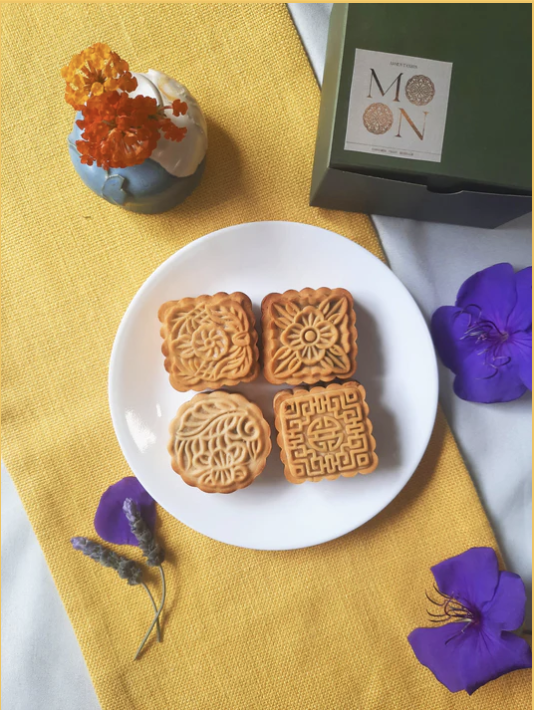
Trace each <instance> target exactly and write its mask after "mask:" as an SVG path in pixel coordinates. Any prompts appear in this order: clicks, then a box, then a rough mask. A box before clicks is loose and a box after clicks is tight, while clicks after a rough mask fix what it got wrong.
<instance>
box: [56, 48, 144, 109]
mask: <svg viewBox="0 0 534 710" xmlns="http://www.w3.org/2000/svg"><path fill="white" fill-rule="evenodd" d="M61 76H62V77H63V78H64V79H65V81H66V82H67V88H66V90H65V101H66V102H67V103H68V104H70V105H71V106H73V107H74V108H75V109H76V110H79V109H81V107H82V106H83V105H84V104H85V102H86V101H87V99H88V98H89V97H90V96H99V95H100V94H102V93H103V92H104V91H117V90H121V91H133V90H134V89H135V88H137V79H136V78H135V77H133V76H132V74H131V73H130V72H129V71H128V62H125V61H124V59H121V58H120V57H119V55H118V54H116V53H115V52H112V51H111V49H110V48H109V47H108V46H107V44H103V43H102V42H97V43H96V44H93V45H92V46H91V47H88V48H87V49H84V50H83V52H80V53H79V54H75V55H74V57H73V58H72V59H71V60H70V62H69V64H68V65H67V66H66V67H63V69H62V70H61Z"/></svg>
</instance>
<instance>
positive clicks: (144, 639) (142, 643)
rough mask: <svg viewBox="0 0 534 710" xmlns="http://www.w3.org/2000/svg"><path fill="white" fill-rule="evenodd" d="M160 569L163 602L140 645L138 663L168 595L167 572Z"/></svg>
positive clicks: (136, 657) (136, 656)
mask: <svg viewBox="0 0 534 710" xmlns="http://www.w3.org/2000/svg"><path fill="white" fill-rule="evenodd" d="M158 567H159V573H160V575H161V602H160V605H159V609H158V610H157V612H156V615H155V617H154V619H153V620H152V623H151V624H150V628H149V629H148V631H147V632H146V634H145V635H144V638H143V640H142V641H141V643H140V644H139V648H138V649H137V653H136V654H135V657H134V661H136V660H137V659H138V657H139V654H140V653H141V651H142V650H143V646H144V645H145V643H146V641H147V639H148V637H149V636H150V634H151V632H152V629H153V628H154V626H155V624H156V623H157V622H158V620H159V617H160V614H161V612H162V610H163V605H164V604H165V595H166V585H165V572H164V571H163V567H162V566H161V565H158Z"/></svg>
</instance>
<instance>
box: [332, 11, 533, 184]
mask: <svg viewBox="0 0 534 710" xmlns="http://www.w3.org/2000/svg"><path fill="white" fill-rule="evenodd" d="M331 22H332V23H333V28H332V27H331V31H330V37H329V50H328V51H329V54H330V59H331V55H332V52H337V53H338V61H337V63H336V62H333V63H332V62H331V61H330V69H329V72H330V75H328V74H327V73H326V72H325V78H324V85H323V99H322V104H325V103H328V104H329V105H328V106H327V107H324V106H323V105H322V106H321V113H322V114H323V115H322V118H321V120H320V132H321V130H323V132H324V125H325V124H329V131H330V133H329V136H328V140H329V153H330V155H329V161H328V162H329V167H330V168H334V169H340V170H349V171H354V172H362V173H365V174H367V175H374V176H376V177H386V178H397V179H400V180H405V181H410V182H415V183H421V184H425V185H427V186H428V187H429V188H430V189H435V190H436V191H444V192H446V191H449V190H450V191H453V190H458V189H464V190H465V189H473V190H482V191H484V190H487V191H491V192H503V193H516V194H528V193H529V192H530V190H531V158H530V156H531V91H530V88H531V59H530V53H531V6H530V4H521V3H507V4H503V3H496V4H493V5H491V4H487V3H481V4H474V3H465V4H460V3H450V4H445V3H432V4H431V3H422V4H414V3H399V4H381V3H358V4H352V3H343V4H337V5H336V4H335V5H334V7H333V10H332V19H331ZM336 28H337V29H336ZM332 29H333V30H334V31H332ZM332 42H335V44H336V47H334V48H332V46H331V45H332ZM328 61H329V60H328V58H327V70H328ZM321 124H322V126H321ZM320 139H321V136H319V140H320Z"/></svg>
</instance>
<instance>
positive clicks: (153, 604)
mask: <svg viewBox="0 0 534 710" xmlns="http://www.w3.org/2000/svg"><path fill="white" fill-rule="evenodd" d="M141 584H142V585H143V587H144V588H145V590H146V593H147V594H148V596H149V597H150V601H151V602H152V606H153V608H154V612H155V613H156V614H157V613H158V607H157V606H156V602H155V600H154V597H153V596H152V592H151V591H150V589H149V588H148V587H147V586H146V584H145V583H144V582H141ZM156 633H157V635H158V641H159V642H160V643H161V628H160V625H159V616H158V618H157V621H156Z"/></svg>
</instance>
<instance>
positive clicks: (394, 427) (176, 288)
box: [109, 222, 438, 550]
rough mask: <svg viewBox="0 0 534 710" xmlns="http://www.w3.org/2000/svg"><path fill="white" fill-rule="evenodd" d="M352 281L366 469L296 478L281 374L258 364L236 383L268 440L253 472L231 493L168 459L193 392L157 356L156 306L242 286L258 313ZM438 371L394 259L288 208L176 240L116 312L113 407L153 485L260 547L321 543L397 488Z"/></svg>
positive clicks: (206, 522)
mask: <svg viewBox="0 0 534 710" xmlns="http://www.w3.org/2000/svg"><path fill="white" fill-rule="evenodd" d="M307 286H309V287H311V288H320V287H321V286H327V287H329V288H336V287H343V288H346V289H348V290H349V291H350V292H351V293H352V295H353V297H354V302H355V309H356V317H357V320H356V326H357V328H358V368H357V371H356V377H357V378H358V380H359V381H360V382H361V383H362V384H363V385H364V387H365V389H366V391H367V401H368V403H369V408H370V418H371V421H372V423H373V427H374V432H373V433H374V436H375V438H376V442H377V454H378V457H379V464H378V468H377V470H376V471H375V472H374V473H371V474H369V475H367V476H361V475H358V476H355V477H354V478H341V477H340V478H338V479H337V480H335V481H321V482H319V483H304V484H301V485H294V484H292V483H289V482H288V481H286V479H285V477H284V473H283V469H282V464H281V462H280V455H279V449H278V445H277V444H276V438H275V429H274V421H273V406H272V401H273V397H274V395H275V393H276V392H277V390H278V389H280V388H279V387H276V386H273V385H270V384H268V383H267V382H266V380H265V379H264V377H263V375H260V377H259V378H258V380H256V381H255V382H252V383H250V384H241V385H239V386H237V387H234V388H232V390H233V391H238V392H241V393H242V394H244V395H245V396H246V397H247V398H248V399H250V400H252V401H253V402H256V404H258V405H259V406H260V407H261V409H262V410H263V413H264V415H265V417H266V419H267V421H268V422H269V425H270V426H271V430H272V434H273V437H272V438H273V449H272V452H271V455H270V456H269V459H268V461H267V466H266V467H265V470H264V471H263V473H262V474H261V475H260V476H259V477H258V478H257V479H256V480H255V481H254V483H253V484H252V485H250V486H249V487H248V488H245V489H243V490H239V491H236V492H235V493H231V494H229V495H221V494H209V493H203V492H201V491H199V490H198V489H196V488H191V487H190V486H188V485H186V484H185V483H184V482H183V481H182V479H181V478H180V476H179V475H178V474H176V473H174V471H173V470H172V468H171V465H170V457H169V454H168V452H167V442H168V439H169V433H168V426H169V422H170V421H171V419H173V417H174V416H175V414H176V410H177V409H178V407H179V406H180V405H181V404H182V403H183V402H184V401H186V400H188V399H190V398H191V397H193V396H194V394H195V392H187V393H185V394H184V393H180V392H176V391H175V390H174V389H173V388H172V387H171V385H170V384H169V380H168V376H167V373H166V372H165V370H164V367H163V355H162V354H161V343H162V341H161V337H160V334H159V329H160V323H159V321H158V317H157V313H158V308H159V307H160V305H161V304H162V303H164V302H165V301H169V300H175V299H179V298H184V297H186V296H191V297H195V296H200V295H202V294H214V293H217V292H218V291H226V292H228V293H232V292H233V291H242V292H244V293H246V294H247V295H248V296H250V298H251V300H252V303H253V306H254V310H255V315H256V323H257V324H258V323H259V312H260V304H261V301H262V298H263V297H264V296H266V295H267V294H268V293H271V292H273V291H274V292H279V293H282V292H283V291H286V290H288V289H296V290H300V289H302V288H305V287H307ZM437 397H438V376H437V366H436V359H435V354H434V348H433V345H432V341H431V338H430V334H429V332H428V329H427V326H426V323H425V321H424V319H423V316H422V315H421V312H420V311H419V308H418V307H417V305H416V304H415V301H414V300H413V298H412V297H411V296H410V294H409V293H408V291H407V290H406V289H405V287H404V286H403V285H402V284H401V282H400V281H399V280H398V279H397V277H396V276H395V275H394V274H393V272H392V271H390V269H389V268H388V267H387V266H385V265H384V264H383V263H382V262H381V261H379V260H378V259H377V258H376V257H374V256H373V255H372V254H370V253H369V252H368V251H366V250H365V249H363V248H362V247H360V246H358V245H357V244H354V242H351V241H350V240H349V239H345V238H344V237H341V236H340V235H338V234H334V233H333V232H329V231H327V230H325V229H320V228H318V227H312V226H310V225H306V224H297V223H294V222H255V223H250V224H239V225H236V226H234V227H227V228H226V229H221V230H219V231H218V232H213V233H212V234H208V235H206V236H205V237H202V238H201V239H198V240H197V241H195V242H193V243H191V244H189V245H188V246H186V247H184V248H183V249H180V250H179V251H178V252H176V254H174V255H173V256H171V257H170V258H169V259H167V261H166V262H165V263H164V264H162V265H161V266H160V267H159V268H158V269H156V271H155V272H154V273H153V274H152V276H150V278H148V279H147V281H146V282H145V283H144V284H143V286H142V287H141V288H140V289H139V291H138V293H137V294H136V296H135V298H134V299H133V301H132V302H131V304H130V306H129V307H128V310H127V311H126V313H125V315H124V318H123V319H122V322H121V324H120V327H119V330H118V332H117V336H116V338H115V343H114V345H113V351H112V354H111V362H110V370H109V399H110V407H111V416H112V419H113V424H114V427H115V431H116V434H117V437H118V440H119V444H120V446H121V448H122V451H123V453H124V455H125V457H126V460H127V461H128V464H129V465H130V467H131V468H132V471H133V472H134V474H135V475H136V476H137V477H138V479H139V480H140V481H141V483H142V484H143V486H144V487H145V488H146V489H147V491H148V492H149V493H150V494H151V495H152V496H153V497H154V498H155V500H156V501H157V502H158V503H159V504H160V505H161V506H163V507H164V508H165V509H166V510H167V511H169V513H171V515H174V516H175V517H176V518H178V520H181V521H182V522H183V523H185V524H186V525H188V526H189V527H191V528H193V529H194V530H197V531H198V532H200V533H203V534H204V535H207V536H208V537H211V538H214V539H215V540H219V541H221V542H225V543H229V544H231V545H238V546H240V547H249V548H254V549H258V550H288V549H295V548H299V547H307V546H309V545H318V544H320V543H322V542H326V541H328V540H333V539H334V538H336V537H339V536H340V535H344V534H345V533H348V532H350V531H351V530H354V529H355V528H357V527H358V526H360V525H362V524H363V523H365V522H366V521H368V520H369V519H370V518H372V517H373V516H375V515H376V514H377V513H379V512H380V511H381V510H382V509H383V508H385V507H386V505H388V503H389V502H390V501H392V500H393V498H395V496H396V495H397V494H398V493H399V491H401V489H402V488H403V487H404V486H405V484H406V483H407V481H408V480H409V479H410V477H411V475H412V474H413V472H414V470H415V469H416V467H417V465H418V464H419V461H420V460H421V457H422V455H423V453H424V451H425V449H426V447H427V444H428V440H429V438H430V434H431V432H432V427H433V424H434V419H435V415H436V407H437Z"/></svg>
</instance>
